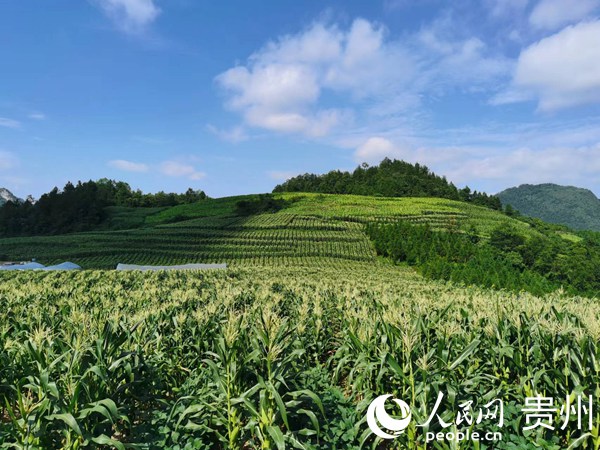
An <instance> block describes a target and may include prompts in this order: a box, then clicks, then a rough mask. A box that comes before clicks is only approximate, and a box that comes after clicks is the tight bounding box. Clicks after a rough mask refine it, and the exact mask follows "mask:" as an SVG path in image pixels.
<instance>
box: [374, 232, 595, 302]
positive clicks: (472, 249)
mask: <svg viewBox="0 0 600 450" xmlns="http://www.w3.org/2000/svg"><path fill="white" fill-rule="evenodd" d="M367 233H368V235H369V236H370V238H371V239H372V241H373V242H374V244H375V249H376V251H377V253H378V254H380V255H383V256H387V257H389V258H391V259H392V260H393V261H394V262H405V263H408V264H409V265H412V266H415V267H416V268H417V269H418V270H419V272H421V273H422V274H423V275H424V276H427V277H429V278H434V279H442V280H446V281H453V282H456V283H462V284H466V285H478V286H483V287H487V288H497V289H506V290H509V291H515V292H518V291H528V292H531V293H533V294H535V295H542V294H545V293H549V292H552V291H555V290H557V289H559V288H561V287H562V288H563V289H565V291H567V292H569V293H571V294H579V295H588V296H597V295H598V292H599V291H600V272H599V271H598V270H597V268H598V267H600V233H587V234H582V235H581V238H582V239H581V240H580V241H577V242H573V241H568V240H565V239H562V238H561V237H559V236H556V235H555V233H554V235H552V234H550V233H549V234H546V235H544V234H541V233H540V234H539V235H533V236H531V237H529V238H526V237H525V236H523V235H522V234H520V233H519V232H518V231H517V230H516V229H515V228H514V227H512V226H510V225H507V224H503V225H500V226H498V227H497V228H495V229H494V230H493V231H492V233H491V235H490V238H489V240H484V239H481V238H480V237H479V236H478V235H477V233H476V231H475V229H474V228H471V229H470V230H469V231H468V232H466V233H458V232H454V233H453V232H447V231H434V230H433V229H431V228H430V227H429V225H425V226H423V225H412V224H410V223H406V222H400V223H396V224H370V225H368V226H367Z"/></svg>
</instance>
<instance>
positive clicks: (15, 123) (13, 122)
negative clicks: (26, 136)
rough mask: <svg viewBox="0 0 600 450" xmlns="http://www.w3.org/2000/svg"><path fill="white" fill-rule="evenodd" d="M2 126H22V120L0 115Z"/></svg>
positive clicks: (14, 127) (0, 124) (0, 125)
mask: <svg viewBox="0 0 600 450" xmlns="http://www.w3.org/2000/svg"><path fill="white" fill-rule="evenodd" d="M0 127H5V128H13V129H16V128H21V122H19V121H18V120H13V119H7V118H6V117H0Z"/></svg>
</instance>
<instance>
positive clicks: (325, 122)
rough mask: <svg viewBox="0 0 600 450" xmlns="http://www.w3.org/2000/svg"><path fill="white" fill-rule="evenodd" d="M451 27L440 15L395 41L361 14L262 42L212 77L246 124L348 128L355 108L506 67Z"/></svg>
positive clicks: (386, 110)
mask: <svg viewBox="0 0 600 450" xmlns="http://www.w3.org/2000/svg"><path fill="white" fill-rule="evenodd" d="M456 28H457V27H456V24H455V23H454V22H452V21H451V20H444V21H439V22H436V24H434V25H433V26H431V27H429V28H424V29H421V30H420V31H419V32H418V33H416V34H413V35H405V36H403V37H402V38H401V39H396V40H394V39H391V38H390V36H389V32H388V31H387V29H386V28H385V27H384V26H382V25H380V24H378V23H375V22H370V21H368V20H365V19H360V18H359V19H356V20H355V21H354V22H353V23H352V24H351V26H350V27H349V28H348V29H342V28H341V27H339V26H337V25H332V24H326V23H319V22H317V23H314V24H313V25H312V26H310V27H309V28H307V29H306V30H304V31H302V32H300V33H298V34H293V35H287V36H283V37H280V38H279V39H277V40H275V41H272V42H270V43H268V44H267V45H265V46H264V47H263V48H261V49H260V50H258V51H257V52H255V53H254V54H252V55H251V56H250V57H249V58H248V60H247V62H246V63H245V64H243V65H238V66H236V67H233V68H231V69H229V70H227V71H225V72H223V73H221V74H220V75H219V76H217V77H216V82H217V84H218V85H219V86H220V87H221V88H222V89H223V90H224V91H225V93H226V103H225V104H226V107H228V108H229V109H231V110H233V111H236V112H238V113H240V114H241V116H242V118H243V120H244V123H245V124H246V125H248V126H251V127H258V128H262V129H266V130H270V131H275V132H280V133H293V134H302V135H306V136H310V137H322V136H327V135H328V134H330V133H331V132H332V131H334V130H336V129H341V128H342V127H345V128H348V126H350V125H352V124H353V123H354V121H355V120H356V119H357V117H356V116H357V114H359V115H360V114H367V115H371V116H372V117H375V116H381V115H397V114H399V113H400V112H403V111H406V110H407V109H411V108H415V107H416V106H418V105H419V103H420V96H421V94H423V93H424V92H426V91H427V90H428V89H432V88H433V89H435V90H436V94H440V93H442V92H443V91H444V90H445V89H447V88H449V87H454V86H461V87H467V88H468V89H471V88H472V87H474V86H475V87H479V86H481V85H495V83H496V81H497V79H498V77H500V76H505V75H506V74H507V73H508V72H509V70H510V64H509V63H508V61H507V60H506V59H504V58H501V57H497V56H493V55H491V53H492V52H491V50H490V49H489V48H488V47H487V45H486V44H485V43H484V42H482V41H481V40H480V39H477V38H475V37H470V38H461V39H459V38H456ZM465 68H468V69H467V70H465Z"/></svg>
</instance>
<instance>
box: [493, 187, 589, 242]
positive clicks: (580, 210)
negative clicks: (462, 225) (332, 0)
mask: <svg viewBox="0 0 600 450" xmlns="http://www.w3.org/2000/svg"><path fill="white" fill-rule="evenodd" d="M498 197H499V198H500V200H501V201H502V203H503V204H505V205H511V206H512V207H513V208H516V209H517V210H519V211H520V212H521V214H524V215H527V216H531V217H537V218H538V219H542V220H544V221H546V222H550V223H557V224H561V225H567V226H569V227H571V228H574V229H576V230H594V231H600V200H599V199H598V198H597V197H596V196H595V195H594V193H593V192H592V191H589V190H587V189H582V188H577V187H573V186H559V185H556V184H550V183H548V184H538V185H531V184H523V185H521V186H519V187H514V188H510V189H507V190H505V191H503V192H500V193H499V194H498Z"/></svg>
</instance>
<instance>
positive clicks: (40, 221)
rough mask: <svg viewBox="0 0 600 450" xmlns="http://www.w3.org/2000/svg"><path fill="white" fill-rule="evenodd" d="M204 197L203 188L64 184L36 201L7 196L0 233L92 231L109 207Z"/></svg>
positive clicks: (0, 209) (155, 204)
mask: <svg viewBox="0 0 600 450" xmlns="http://www.w3.org/2000/svg"><path fill="white" fill-rule="evenodd" d="M204 199H206V194H205V193H204V192H203V191H195V190H193V189H192V188H190V189H188V190H187V192H185V193H184V194H174V193H165V192H162V191H161V192H158V193H156V194H144V193H142V192H141V191H140V190H135V191H134V190H132V189H131V187H130V186H129V185H128V184H127V183H124V182H122V181H114V180H109V179H106V178H102V179H100V180H98V181H91V180H90V181H86V182H84V183H82V182H81V181H80V182H79V183H77V184H75V185H74V184H72V183H67V184H66V185H65V187H64V188H63V189H62V190H59V189H58V188H56V187H55V188H54V189H52V190H51V191H50V192H48V193H47V194H44V195H42V196H41V197H40V199H39V200H38V201H37V202H31V201H29V200H26V201H21V200H18V199H17V201H14V200H13V199H9V201H7V202H6V203H5V204H3V205H2V206H0V236H2V237H5V236H32V235H50V234H62V233H71V232H78V231H88V230H93V229H95V228H96V227H98V226H99V225H100V224H102V223H103V222H104V221H105V220H106V219H107V218H108V213H107V208H108V207H137V208H140V207H145V208H149V207H169V206H175V205H180V204H186V203H194V202H198V201H200V200H204Z"/></svg>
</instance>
